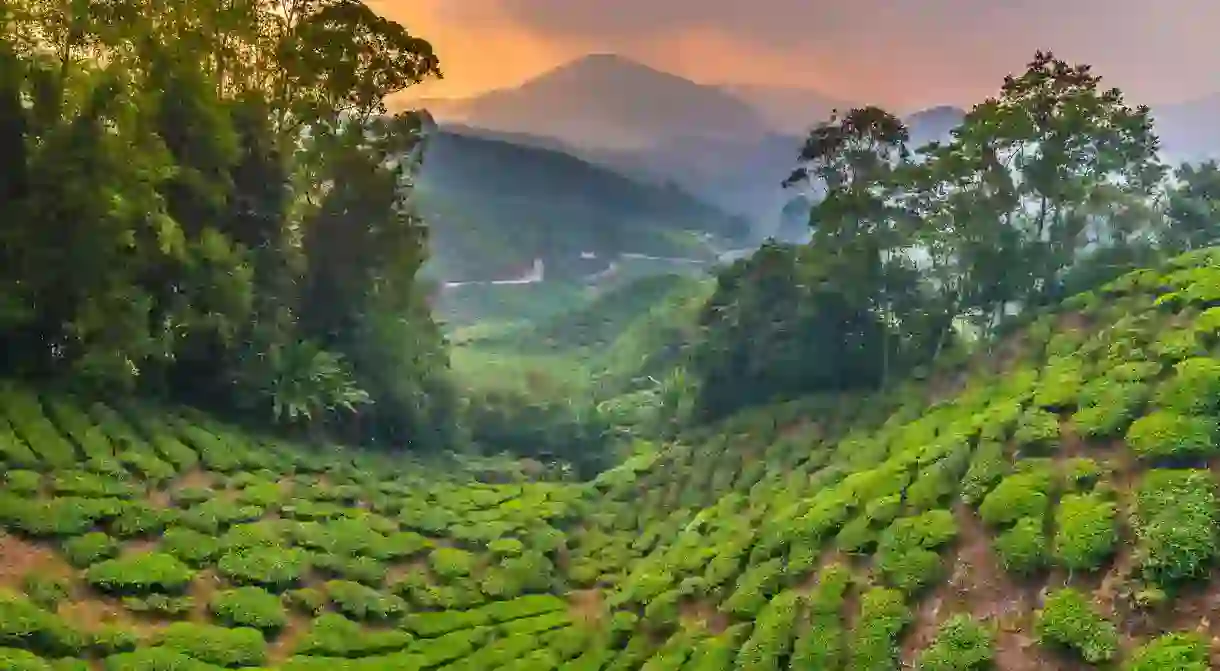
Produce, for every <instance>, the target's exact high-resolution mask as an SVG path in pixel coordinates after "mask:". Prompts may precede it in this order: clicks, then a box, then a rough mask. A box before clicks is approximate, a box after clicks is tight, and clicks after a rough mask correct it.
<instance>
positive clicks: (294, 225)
mask: <svg viewBox="0 0 1220 671" xmlns="http://www.w3.org/2000/svg"><path fill="white" fill-rule="evenodd" d="M0 26H2V27H3V33H2V36H3V39H2V40H0V175H2V177H0V188H2V189H3V192H2V193H0V220H3V221H4V222H5V225H4V226H3V228H0V351H3V360H2V361H0V373H3V374H5V375H10V376H21V377H24V378H27V379H30V380H36V381H39V382H41V383H49V382H54V383H62V384H65V385H68V386H70V387H73V388H77V389H80V390H87V391H89V392H91V393H97V392H106V393H116V392H117V393H123V394H127V393H138V394H142V395H159V396H164V397H169V398H172V399H176V400H179V401H185V402H189V403H193V404H198V405H201V406H204V407H209V408H212V409H215V410H218V411H222V412H226V413H229V414H233V415H241V416H243V417H245V418H247V419H253V420H256V421H261V422H264V423H269V422H271V421H278V422H281V423H283V424H289V425H297V426H300V425H302V424H304V423H308V422H311V421H312V423H313V424H314V425H315V427H321V426H323V425H327V424H329V425H330V427H331V428H332V429H333V430H335V431H337V432H340V433H343V434H345V435H347V436H348V437H350V438H352V439H356V438H359V439H362V440H372V439H381V440H388V441H392V442H395V443H398V444H400V445H401V444H404V443H414V444H417V445H419V446H421V447H423V446H425V445H431V446H433V447H439V446H442V445H447V444H449V443H450V442H451V440H450V438H449V437H448V436H449V435H450V434H451V433H452V431H451V427H453V425H454V413H455V411H456V399H455V398H454V397H453V395H452V394H451V393H449V392H448V391H447V386H448V383H447V381H446V379H445V369H446V357H447V353H446V350H445V347H444V343H443V339H442V337H441V335H440V332H439V330H438V328H437V327H436V325H435V324H434V323H433V321H432V319H431V316H430V314H429V312H428V308H427V305H426V303H425V302H424V297H423V295H422V293H421V292H420V291H419V290H418V289H417V287H416V286H415V275H416V271H417V270H418V268H419V266H420V264H421V263H422V262H423V260H424V257H425V251H426V229H425V227H424V225H423V224H422V222H421V221H420V220H419V218H418V217H417V215H416V214H415V213H414V212H412V210H411V209H410V207H409V206H410V202H411V189H410V185H411V182H412V179H413V176H414V173H415V170H416V167H417V163H416V162H414V161H413V160H411V158H410V157H412V156H415V155H417V154H418V151H417V149H418V146H419V144H420V142H421V141H422V137H423V136H422V132H421V131H422V123H421V119H420V118H419V117H418V115H416V114H414V113H403V114H398V115H394V116H387V115H385V114H383V113H384V111H385V109H384V105H383V100H384V98H385V96H387V95H389V94H391V93H394V92H397V91H400V90H402V89H404V88H406V87H408V86H410V85H412V84H415V83H418V82H420V81H422V80H425V79H428V78H432V77H436V76H438V75H439V74H440V71H439V62H438V60H437V58H436V56H435V54H433V52H432V48H431V46H430V45H429V44H428V43H427V42H425V41H424V40H422V39H419V38H417V37H415V36H413V35H411V34H410V33H408V32H407V31H406V30H405V29H404V28H403V27H402V26H400V25H398V24H396V23H393V22H390V21H387V20H385V19H382V18H381V17H379V16H378V15H377V14H375V13H374V12H373V11H372V10H371V9H369V8H368V7H366V6H365V5H363V4H360V3H356V2H345V1H329V0H327V1H321V2H316V1H312V0H310V1H301V2H290V3H279V2H252V3H245V4H240V5H235V6H229V5H222V4H217V3H211V2H201V3H171V4H169V5H157V6H156V7H154V6H153V5H149V4H147V3H143V2H141V1H140V0H131V1H130V2H126V1H125V2H115V3H104V4H103V3H85V4H83V5H82V4H81V3H68V4H63V3H58V4H57V3H41V2H25V1H23V0H17V1H16V2H6V3H4V4H2V5H0ZM357 410H359V414H358V416H359V418H360V421H359V422H355V421H354V419H355V417H357Z"/></svg>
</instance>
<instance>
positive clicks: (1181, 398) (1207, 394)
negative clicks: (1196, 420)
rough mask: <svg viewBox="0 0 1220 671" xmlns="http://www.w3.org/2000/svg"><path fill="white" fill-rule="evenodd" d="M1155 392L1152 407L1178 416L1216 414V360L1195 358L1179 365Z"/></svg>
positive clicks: (1219, 377)
mask: <svg viewBox="0 0 1220 671" xmlns="http://www.w3.org/2000/svg"><path fill="white" fill-rule="evenodd" d="M1173 368H1174V375H1173V376H1172V377H1170V378H1169V379H1168V380H1166V381H1165V382H1163V383H1161V386H1160V387H1159V388H1158V389H1157V393H1156V398H1155V401H1156V404H1157V405H1158V406H1159V407H1161V408H1163V409H1165V410H1167V411H1171V412H1175V413H1178V414H1182V415H1191V414H1205V415H1207V414H1215V413H1216V412H1217V411H1220V360H1216V359H1212V358H1209V357H1196V358H1192V359H1186V360H1185V361H1181V362H1179V363H1178V364H1177V365H1175V366H1174V367H1173Z"/></svg>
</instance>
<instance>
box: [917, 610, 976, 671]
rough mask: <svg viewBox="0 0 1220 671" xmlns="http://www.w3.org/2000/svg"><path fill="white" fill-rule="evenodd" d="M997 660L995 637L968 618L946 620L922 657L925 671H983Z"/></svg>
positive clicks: (961, 616) (919, 665) (920, 660)
mask: <svg viewBox="0 0 1220 671" xmlns="http://www.w3.org/2000/svg"><path fill="white" fill-rule="evenodd" d="M994 659H995V634H993V633H992V632H991V631H989V630H988V629H987V628H986V627H985V626H983V625H982V624H979V623H978V622H976V621H975V620H973V619H971V618H970V617H968V616H966V615H954V616H952V617H950V618H949V619H948V620H945V621H944V622H943V623H941V625H940V629H939V630H938V631H937V632H936V638H935V639H933V641H932V644H931V645H930V646H928V647H927V648H926V649H924V650H922V651H921V652H920V653H919V658H918V660H917V661H916V663H915V668H917V669H921V670H924V671H982V670H984V669H989V668H991V664H992V662H993V661H994Z"/></svg>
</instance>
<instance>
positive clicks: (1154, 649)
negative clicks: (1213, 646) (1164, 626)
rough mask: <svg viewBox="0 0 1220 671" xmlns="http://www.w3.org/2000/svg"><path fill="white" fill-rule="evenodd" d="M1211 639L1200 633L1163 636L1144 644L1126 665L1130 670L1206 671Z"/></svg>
mask: <svg viewBox="0 0 1220 671" xmlns="http://www.w3.org/2000/svg"><path fill="white" fill-rule="evenodd" d="M1210 661H1211V660H1210V655H1209V654H1208V646H1207V640H1206V639H1205V638H1203V637H1202V636H1201V635H1199V634H1196V633H1193V632H1192V633H1181V634H1162V635H1161V636H1158V637H1156V638H1154V639H1152V640H1151V641H1149V642H1147V643H1145V644H1143V645H1141V646H1140V647H1139V648H1138V649H1136V651H1135V652H1134V653H1133V654H1132V655H1131V659H1130V660H1129V661H1128V662H1127V663H1126V664H1125V665H1124V666H1123V668H1124V669H1126V670H1127V671H1159V670H1161V669H1166V670H1172V671H1206V670H1207V669H1209V668H1211V667H1210Z"/></svg>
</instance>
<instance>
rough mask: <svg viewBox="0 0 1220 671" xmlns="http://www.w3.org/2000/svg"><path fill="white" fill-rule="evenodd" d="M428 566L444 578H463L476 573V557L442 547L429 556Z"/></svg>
mask: <svg viewBox="0 0 1220 671" xmlns="http://www.w3.org/2000/svg"><path fill="white" fill-rule="evenodd" d="M428 565H429V566H431V567H432V570H433V571H435V572H436V574H437V575H438V576H440V577H442V578H462V577H465V576H468V575H470V574H471V572H472V571H474V565H475V558H474V555H473V554H471V553H470V552H467V551H465V550H459V549H457V548H448V547H440V548H436V549H435V550H433V551H432V553H431V554H430V555H428Z"/></svg>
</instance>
